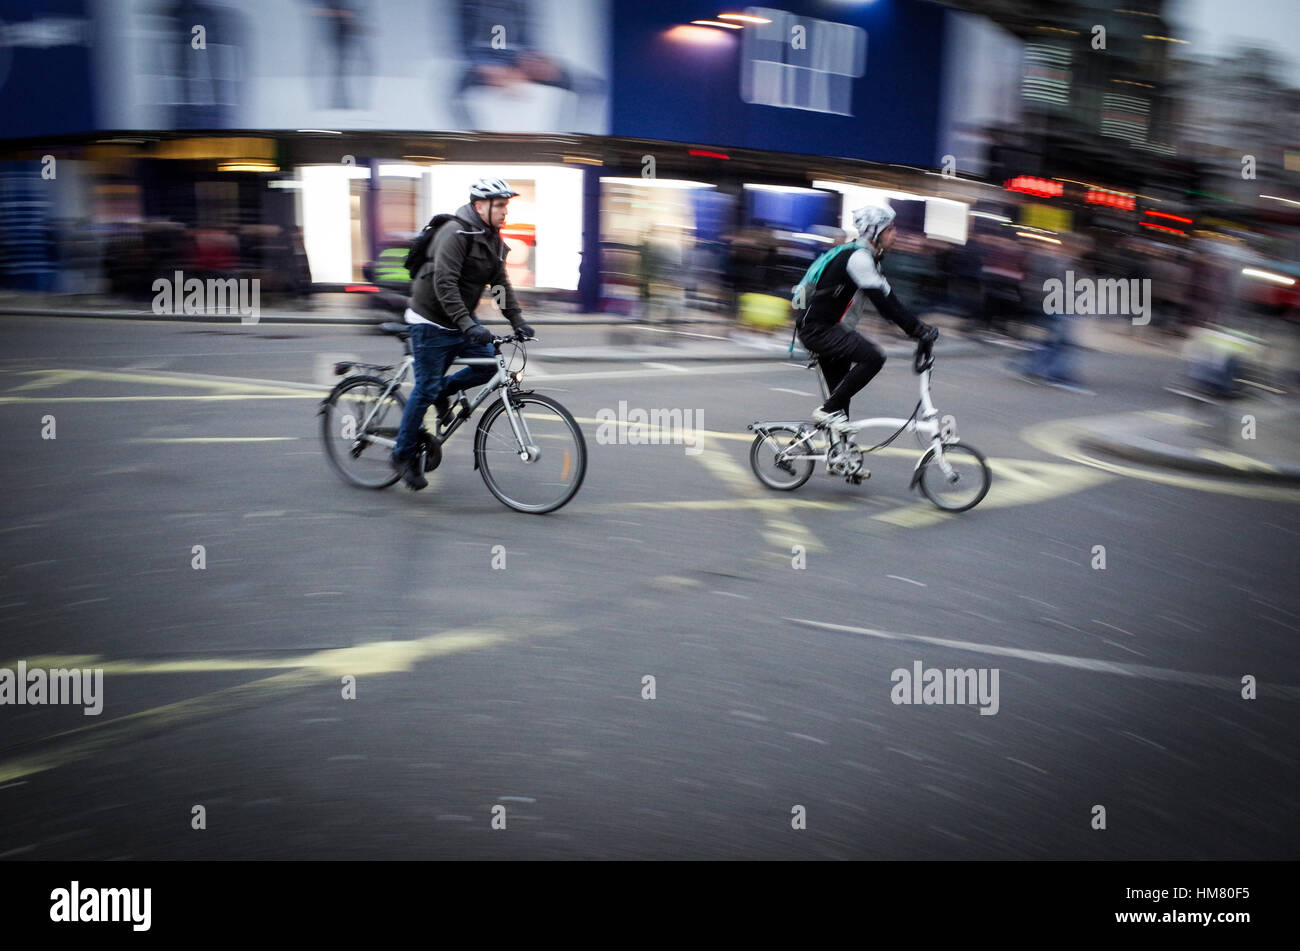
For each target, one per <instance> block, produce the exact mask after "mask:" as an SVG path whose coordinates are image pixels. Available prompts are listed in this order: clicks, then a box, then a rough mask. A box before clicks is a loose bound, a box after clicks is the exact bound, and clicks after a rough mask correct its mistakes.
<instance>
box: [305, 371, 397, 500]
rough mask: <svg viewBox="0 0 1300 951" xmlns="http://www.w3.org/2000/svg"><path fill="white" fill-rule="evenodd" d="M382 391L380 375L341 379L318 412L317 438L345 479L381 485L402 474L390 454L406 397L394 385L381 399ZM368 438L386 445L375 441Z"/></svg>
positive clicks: (375, 486)
mask: <svg viewBox="0 0 1300 951" xmlns="http://www.w3.org/2000/svg"><path fill="white" fill-rule="evenodd" d="M386 389H388V383H387V382H386V381H384V380H381V379H379V378H378V377H373V376H358V377H354V378H353V379H351V380H344V381H343V383H342V384H341V385H340V386H339V387H338V389H336V390H335V391H334V393H333V395H332V396H331V397H330V399H329V402H327V403H326V404H325V411H324V412H323V413H322V414H321V438H322V439H323V440H324V441H325V455H326V456H327V457H328V458H329V461H330V464H331V465H333V466H334V468H335V470H336V471H337V472H338V474H339V475H341V476H342V477H343V478H344V479H346V480H347V481H348V482H351V483H352V484H353V485H359V486H361V487H362V488H365V489H385V488H387V487H388V486H390V485H392V484H393V483H394V482H396V481H397V480H398V478H400V477H399V475H398V473H397V472H396V470H394V469H393V467H392V464H391V463H390V462H389V458H390V456H391V455H392V441H393V440H395V439H396V438H397V430H398V428H399V427H400V426H401V425H402V413H403V412H404V411H405V409H406V400H404V399H403V398H402V394H401V393H400V392H398V391H397V390H396V389H394V390H393V392H391V393H389V394H388V396H387V398H385V399H384V400H383V402H382V403H380V398H381V397H383V395H384V390H386ZM372 410H373V411H374V412H373V415H372V413H371V411H372ZM367 419H369V422H367ZM363 425H364V426H365V431H364V432H362V426H363ZM372 436H378V437H381V438H383V439H385V440H386V441H387V442H388V445H384V444H383V443H377V442H374V441H373V440H372V439H371V437H372Z"/></svg>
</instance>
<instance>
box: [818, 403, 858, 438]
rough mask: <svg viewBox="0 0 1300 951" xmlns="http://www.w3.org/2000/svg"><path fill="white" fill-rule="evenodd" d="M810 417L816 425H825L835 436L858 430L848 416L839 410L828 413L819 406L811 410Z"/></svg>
mask: <svg viewBox="0 0 1300 951" xmlns="http://www.w3.org/2000/svg"><path fill="white" fill-rule="evenodd" d="M812 418H813V422H814V423H816V424H817V425H818V426H825V427H826V428H827V429H829V430H830V431H831V432H832V433H834V434H835V435H837V436H847V435H850V434H852V433H856V432H857V431H858V428H857V427H856V426H854V425H853V424H852V423H850V422H849V418H848V417H847V416H845V415H844V414H843V413H842V412H840V411H839V410H836V411H835V412H833V413H828V412H826V410H824V409H822V408H821V407H820V406H819V407H817V408H816V409H815V410H813V413H812Z"/></svg>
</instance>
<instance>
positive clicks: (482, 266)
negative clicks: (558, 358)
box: [411, 203, 523, 331]
mask: <svg viewBox="0 0 1300 951" xmlns="http://www.w3.org/2000/svg"><path fill="white" fill-rule="evenodd" d="M438 219H443V220H442V221H441V222H439V220H438ZM434 227H435V228H436V229H437V230H436V231H435V232H434V235H433V240H432V241H430V242H429V255H428V260H426V261H425V262H424V266H423V267H421V268H420V270H419V271H418V272H417V273H416V275H415V280H414V281H412V282H411V309H412V310H413V311H415V312H416V313H417V314H419V315H420V316H421V317H423V318H424V319H425V320H430V321H432V322H433V323H435V324H437V325H438V326H440V327H446V328H447V329H448V330H461V331H467V330H470V329H471V328H473V326H474V325H475V324H476V323H478V321H477V320H475V319H474V311H475V310H476V309H477V308H478V302H479V298H481V297H482V296H483V288H484V287H485V286H486V285H489V284H490V285H492V286H493V287H497V286H499V287H501V288H503V290H504V292H505V296H504V300H503V301H502V308H501V309H502V312H503V313H504V314H505V315H506V319H507V320H509V321H510V324H511V326H513V327H516V328H517V327H518V326H519V325H520V324H521V323H522V322H523V319H522V316H521V314H520V310H519V302H518V301H517V300H515V290H514V288H513V287H511V286H510V278H508V277H507V276H506V245H505V242H504V241H502V240H501V235H500V233H499V232H498V231H497V229H496V228H492V227H489V226H488V225H487V223H486V222H484V221H483V219H482V218H480V217H479V216H478V214H477V213H476V212H475V211H474V206H473V205H471V204H468V203H467V204H464V205H462V206H461V207H460V208H458V209H457V210H456V214H455V215H439V216H438V217H437V218H435V219H434Z"/></svg>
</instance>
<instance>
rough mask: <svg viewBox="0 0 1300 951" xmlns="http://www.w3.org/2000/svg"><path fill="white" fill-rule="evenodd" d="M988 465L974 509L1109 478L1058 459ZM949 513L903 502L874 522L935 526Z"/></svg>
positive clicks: (1041, 497)
mask: <svg viewBox="0 0 1300 951" xmlns="http://www.w3.org/2000/svg"><path fill="white" fill-rule="evenodd" d="M989 468H990V469H992V470H993V483H992V485H991V486H990V488H989V494H988V495H986V496H985V497H984V500H983V501H982V502H980V504H979V505H977V506H976V507H975V509H974V510H973V511H980V510H983V509H991V508H992V509H999V508H1011V507H1012V506H1016V505H1032V504H1034V503H1036V502H1043V501H1046V500H1047V499H1053V498H1056V497H1058V496H1062V495H1069V494H1071V493H1074V492H1081V491H1083V490H1084V489H1090V488H1092V487H1093V486H1095V485H1101V484H1102V483H1103V482H1109V481H1110V479H1111V477H1110V476H1108V475H1105V474H1103V473H1100V472H1097V471H1096V470H1094V469H1086V468H1083V467H1082V466H1066V465H1062V464H1060V463H1059V462H1034V461H1031V460H1029V459H1016V460H1015V461H1014V462H1011V461H1009V460H1006V459H990V460H989ZM951 517H952V513H949V512H944V511H941V510H940V509H937V508H935V507H934V506H933V505H931V504H930V502H929V501H925V502H918V503H914V504H912V505H905V506H903V507H901V508H896V509H891V510H890V511H888V512H881V513H879V514H878V515H873V516H872V518H874V519H876V520H877V521H881V522H885V523H887V524H889V525H896V526H898V527H900V528H919V527H921V526H923V525H934V524H936V523H938V522H942V521H943V520H944V519H946V518H951Z"/></svg>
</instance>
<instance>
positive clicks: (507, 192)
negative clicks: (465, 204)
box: [469, 178, 519, 201]
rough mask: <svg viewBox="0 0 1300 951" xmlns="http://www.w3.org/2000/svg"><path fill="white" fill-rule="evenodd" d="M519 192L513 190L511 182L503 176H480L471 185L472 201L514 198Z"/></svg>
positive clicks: (470, 198) (470, 195)
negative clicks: (502, 177)
mask: <svg viewBox="0 0 1300 951" xmlns="http://www.w3.org/2000/svg"><path fill="white" fill-rule="evenodd" d="M518 194H519V192H517V191H512V190H511V188H510V185H509V183H507V182H506V181H505V179H501V178H480V179H479V180H478V181H477V182H475V183H474V184H473V185H471V186H469V200H470V201H486V200H488V199H492V198H514V197H515V196H516V195H518Z"/></svg>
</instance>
